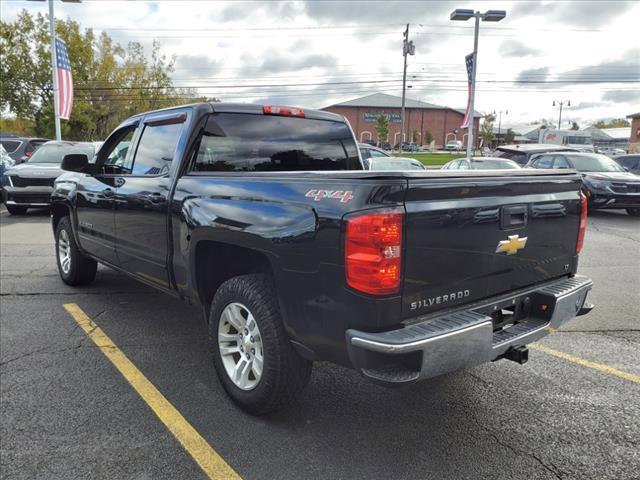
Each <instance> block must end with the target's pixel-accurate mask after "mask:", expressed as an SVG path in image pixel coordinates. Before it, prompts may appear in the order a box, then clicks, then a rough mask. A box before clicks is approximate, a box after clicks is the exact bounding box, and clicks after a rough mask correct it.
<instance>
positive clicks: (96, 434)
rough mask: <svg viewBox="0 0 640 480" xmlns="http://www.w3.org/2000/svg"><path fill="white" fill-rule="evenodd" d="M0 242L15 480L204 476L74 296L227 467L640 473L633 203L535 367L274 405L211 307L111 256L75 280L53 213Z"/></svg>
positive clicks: (324, 373) (0, 415)
mask: <svg viewBox="0 0 640 480" xmlns="http://www.w3.org/2000/svg"><path fill="white" fill-rule="evenodd" d="M0 246H1V259H0V261H1V278H0V283H1V290H0V293H1V295H2V296H1V300H0V313H1V324H0V457H1V458H0V476H2V478H16V479H17V478H47V479H53V478H65V479H68V478H136V479H146V478H154V479H156V478H171V479H176V478H181V479H186V478H206V476H205V473H204V470H203V469H202V468H201V467H200V466H199V464H198V463H196V461H194V459H193V458H192V456H191V455H190V451H192V450H193V445H191V446H189V445H186V446H183V445H182V444H181V443H179V442H178V441H177V440H176V438H174V436H173V435H172V434H171V433H170V432H169V430H168V429H167V427H166V425H165V423H163V422H162V421H161V420H160V419H159V416H158V415H157V414H156V413H154V410H152V409H151V408H150V406H149V405H148V403H147V402H146V401H145V400H144V399H143V398H144V397H143V396H142V395H141V394H140V393H139V392H138V391H137V390H135V389H134V388H132V386H131V385H130V383H129V382H128V381H127V379H126V378H125V376H123V374H122V373H121V372H120V371H119V370H117V369H116V368H115V367H114V364H113V363H111V361H110V360H109V358H108V357H107V356H106V355H105V353H103V350H104V348H103V349H100V348H98V347H97V346H96V344H95V343H94V341H92V339H91V338H90V337H89V336H88V335H87V333H85V330H83V328H81V327H80V325H79V324H78V323H77V322H76V320H74V317H73V316H72V315H70V313H69V312H68V311H67V309H65V307H64V305H68V304H76V305H77V306H78V307H79V308H80V309H81V310H82V311H83V312H85V313H86V314H87V315H88V316H89V317H91V319H92V320H93V321H94V322H95V324H96V325H97V326H99V328H100V329H101V330H102V331H103V332H104V333H105V334H106V335H108V337H109V338H110V339H111V340H112V341H113V343H114V344H115V346H117V348H119V349H120V351H121V352H122V353H123V354H124V355H125V356H126V358H128V359H129V360H130V362H131V363H132V364H133V365H134V366H135V368H137V369H138V370H139V372H141V373H142V374H143V375H144V377H146V379H148V381H149V382H150V384H152V385H153V386H154V387H155V388H156V389H157V391H159V392H160V393H161V394H162V396H164V398H165V399H166V401H167V402H168V403H169V404H170V405H171V406H172V407H173V408H175V410H176V411H177V412H179V415H181V416H182V418H183V419H184V420H185V421H186V422H188V424H190V425H191V426H192V427H193V429H195V431H196V432H197V433H198V434H199V435H200V436H201V438H202V439H204V441H205V442H206V444H207V445H208V446H209V447H210V448H211V449H212V451H214V452H215V453H216V455H218V456H219V460H216V461H214V462H213V463H212V465H213V467H214V468H217V467H219V468H220V470H218V476H219V477H221V478H223V477H231V476H233V475H234V474H233V472H235V474H237V475H238V476H240V477H242V478H246V479H254V478H265V479H267V478H278V479H287V478H291V479H302V478H330V479H341V478H368V479H369V478H384V479H388V478H394V479H395V478H434V479H443V478H455V479H461V478H469V479H477V478H491V479H503V478H504V479H514V478H536V479H537V478H541V479H544V478H551V479H554V478H561V479H573V478H576V479H577V478H590V479H591V478H594V479H595V478H597V479H604V478H611V479H620V478H625V479H631V478H640V221H639V220H638V219H637V218H632V217H629V216H627V215H626V214H624V213H619V212H595V213H593V214H591V215H590V217H589V222H588V230H587V237H586V243H585V249H584V252H583V255H582V258H581V266H580V272H581V273H582V274H585V275H589V276H591V277H592V278H593V280H594V283H595V286H594V289H593V291H592V293H591V296H590V300H591V301H592V302H593V303H594V304H596V309H595V310H594V311H593V312H592V313H591V314H590V315H588V316H585V317H581V318H578V319H576V320H574V321H573V322H571V323H570V324H569V325H567V326H566V327H565V328H563V329H562V330H561V331H558V332H555V333H554V334H552V335H550V336H549V337H547V338H546V339H544V340H543V341H541V342H540V344H539V345H540V347H539V348H538V349H535V350H532V351H531V355H530V361H529V363H527V364H526V365H524V366H520V365H517V364H515V363H512V362H507V361H501V362H497V363H494V364H488V365H483V366H480V367H477V368H474V369H471V370H468V371H463V372H457V373H454V374H450V375H446V376H442V377H439V378H436V379H433V380H430V381H426V382H423V383H420V384H417V385H412V386H409V387H405V388H401V389H386V388H382V387H379V386H376V385H373V384H371V383H369V382H367V381H365V380H363V379H362V378H361V377H360V376H359V375H358V374H357V373H355V372H352V371H349V370H346V369H342V368H339V367H335V366H332V365H328V364H319V365H316V366H315V369H314V373H313V376H312V380H311V382H310V384H309V387H308V388H307V390H306V392H305V394H304V396H303V397H302V399H301V401H300V402H299V403H298V404H297V405H295V406H294V407H292V408H291V409H290V410H288V411H285V412H281V413H278V414H277V415H272V416H269V417H262V418H254V417H251V416H249V415H247V414H245V413H243V412H242V411H240V410H239V409H237V408H236V407H235V406H234V405H233V404H232V403H231V402H230V401H229V400H228V398H227V397H226V395H225V394H224V392H223V390H222V388H221V386H220V385H219V384H218V381H217V379H216V378H215V374H214V372H213V368H212V366H211V364H210V361H209V356H208V351H207V346H206V343H205V329H204V325H203V324H202V321H201V318H200V316H199V312H198V311H196V310H194V309H192V308H190V307H187V306H186V305H184V304H182V303H181V302H179V301H178V300H174V299H172V298H170V297H168V296H166V295H164V294H161V293H157V292H155V291H153V290H151V289H150V288H147V287H145V286H143V285H140V284H138V283H136V282H134V281H132V280H129V279H128V278H127V277H125V276H123V275H120V274H118V273H115V272H112V271H110V270H108V269H105V268H101V269H100V270H99V272H98V276H97V279H96V281H95V282H94V283H93V284H92V285H91V286H89V287H85V288H80V289H73V288H71V287H67V286H66V285H64V284H63V283H62V281H61V280H60V279H59V277H58V273H57V270H56V267H55V260H54V250H53V238H52V234H51V231H50V227H49V219H48V216H47V213H46V212H38V211H31V212H30V213H29V214H28V215H27V216H24V217H12V216H9V215H8V214H7V212H6V211H2V213H0ZM225 466H226V467H225ZM225 468H228V469H225Z"/></svg>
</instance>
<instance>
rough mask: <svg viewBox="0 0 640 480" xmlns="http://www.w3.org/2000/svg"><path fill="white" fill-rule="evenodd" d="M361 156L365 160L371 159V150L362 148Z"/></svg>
mask: <svg viewBox="0 0 640 480" xmlns="http://www.w3.org/2000/svg"><path fill="white" fill-rule="evenodd" d="M360 154H361V155H362V158H363V159H365V160H366V159H368V158H371V150H369V149H368V148H361V149H360Z"/></svg>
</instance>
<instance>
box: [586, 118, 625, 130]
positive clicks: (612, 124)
mask: <svg viewBox="0 0 640 480" xmlns="http://www.w3.org/2000/svg"><path fill="white" fill-rule="evenodd" d="M630 125H631V124H630V123H629V121H628V120H626V119H625V118H614V119H613V120H611V121H609V122H607V121H605V120H598V121H597V122H596V123H594V124H593V126H594V127H596V128H622V127H628V126H630Z"/></svg>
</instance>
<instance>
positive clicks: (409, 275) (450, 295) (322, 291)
mask: <svg viewBox="0 0 640 480" xmlns="http://www.w3.org/2000/svg"><path fill="white" fill-rule="evenodd" d="M63 169H65V170H67V171H70V172H68V173H65V174H63V175H62V176H61V177H60V178H58V180H57V181H56V184H55V188H54V192H53V194H52V202H53V203H52V217H51V218H52V226H53V230H54V233H55V241H56V252H57V262H58V269H59V272H60V276H61V277H62V280H63V281H64V282H66V283H68V284H70V285H83V284H87V283H89V282H91V281H92V280H93V279H94V277H95V275H96V268H97V263H101V264H104V265H107V266H109V267H112V268H114V269H116V270H119V271H121V272H123V273H125V274H127V275H130V276H132V277H133V278H135V279H137V280H139V281H141V282H144V283H147V284H149V285H152V286H153V287H156V288H157V289H160V290H162V291H164V292H167V293H169V294H171V295H174V296H176V297H179V298H181V299H183V300H185V301H186V302H189V303H193V304H196V305H199V306H200V307H201V309H202V312H203V315H204V318H205V319H206V321H207V325H208V336H209V343H210V348H211V354H212V362H213V365H214V366H215V369H216V371H217V374H218V377H219V379H220V381H221V383H222V385H223V386H224V388H225V389H226V391H227V393H228V394H229V395H230V397H231V398H232V399H233V400H234V401H235V402H236V403H237V404H239V405H240V406H241V407H242V408H244V409H245V410H247V411H249V412H252V413H254V414H261V413H265V412H268V411H271V410H274V409H276V408H278V407H280V406H282V405H284V404H285V403H287V402H289V401H291V400H292V399H293V398H294V397H296V395H298V394H299V392H300V391H301V390H302V389H303V388H304V386H305V385H306V383H307V382H308V380H309V376H310V374H311V365H312V362H313V361H316V360H325V361H331V362H334V363H337V364H341V365H344V366H348V367H351V368H354V369H357V370H358V371H359V372H361V374H362V375H364V376H365V377H367V378H369V379H371V380H373V381H375V382H379V383H381V384H385V385H397V384H403V383H407V382H414V381H417V380H422V379H426V378H430V377H434V376H436V375H441V374H444V373H447V372H451V371H454V370H457V369H461V368H465V367H470V366H473V365H477V364H480V363H483V362H488V361H492V360H497V359H501V358H506V359H510V360H515V361H518V362H520V363H524V362H525V361H526V360H527V352H528V350H527V348H526V345H527V344H528V343H530V342H532V341H534V340H537V339H539V338H541V337H542V336H544V335H546V334H547V333H548V331H549V330H551V328H557V327H559V326H561V325H563V324H564V323H565V322H567V321H568V320H570V319H572V318H573V317H575V316H576V315H581V314H584V313H586V312H588V311H589V310H590V308H591V307H592V306H591V305H590V304H589V303H588V302H587V301H586V297H587V293H588V291H589V290H590V289H591V286H592V282H591V280H590V279H588V278H586V277H583V276H579V275H577V274H576V271H577V268H578V254H579V252H580V249H581V248H582V243H583V238H584V232H585V225H586V201H585V198H584V197H583V196H582V195H581V193H580V186H581V180H580V177H579V175H577V174H576V172H574V171H572V170H545V171H543V170H539V171H535V170H529V169H519V170H503V171H492V170H483V171H446V170H439V171H404V172H394V171H382V172H375V171H366V170H363V168H362V162H361V158H360V155H359V152H358V148H357V145H356V141H355V138H354V136H353V132H352V131H351V128H350V127H349V124H348V123H347V122H346V121H345V119H344V118H342V117H340V116H337V115H335V114H331V113H327V112H323V111H312V110H304V111H303V110H301V109H298V108H290V107H278V106H270V105H265V106H262V105H239V104H224V103H216V104H198V105H191V106H185V107H178V108H172V109H167V110H162V111H155V112H150V113H145V114H141V115H137V116H134V117H132V118H130V119H128V120H127V121H125V122H124V123H122V124H121V125H120V126H119V127H118V128H117V129H116V130H115V131H114V132H113V133H112V135H111V136H110V137H109V138H108V139H107V140H106V142H105V143H104V145H103V146H102V148H101V149H100V151H99V152H98V155H97V158H96V161H95V162H92V163H90V162H88V159H87V158H86V157H85V156H83V155H68V156H67V157H65V159H64V161H63ZM71 172H73V173H71Z"/></svg>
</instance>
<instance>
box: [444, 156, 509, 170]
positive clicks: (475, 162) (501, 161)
mask: <svg viewBox="0 0 640 480" xmlns="http://www.w3.org/2000/svg"><path fill="white" fill-rule="evenodd" d="M518 168H520V165H518V164H517V163H516V162H514V161H513V160H508V159H506V158H497V157H472V158H471V161H469V160H467V159H466V158H458V159H456V160H451V161H450V162H447V163H445V164H444V165H443V166H442V170H504V169H507V170H513V169H518Z"/></svg>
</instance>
